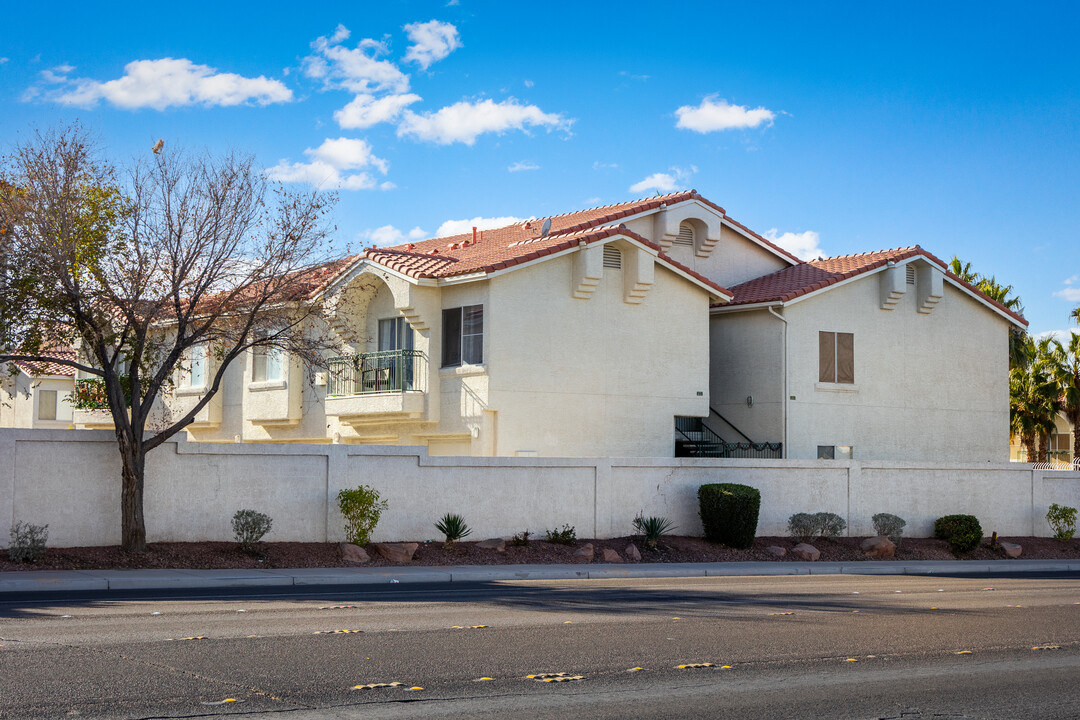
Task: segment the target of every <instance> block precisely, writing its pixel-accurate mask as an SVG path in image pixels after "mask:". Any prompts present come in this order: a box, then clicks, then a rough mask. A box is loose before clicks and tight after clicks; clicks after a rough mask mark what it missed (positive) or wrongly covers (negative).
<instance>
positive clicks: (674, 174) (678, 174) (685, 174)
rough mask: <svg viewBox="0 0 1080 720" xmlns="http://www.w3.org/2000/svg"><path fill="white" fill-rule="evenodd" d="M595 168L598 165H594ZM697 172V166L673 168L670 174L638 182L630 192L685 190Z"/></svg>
mask: <svg viewBox="0 0 1080 720" xmlns="http://www.w3.org/2000/svg"><path fill="white" fill-rule="evenodd" d="M593 167H594V168H595V167H596V165H595V164H594V165H593ZM696 172H697V166H695V165H691V166H690V167H689V168H677V167H673V168H671V172H669V173H653V174H652V175H650V176H649V177H647V178H645V179H644V180H642V181H641V182H636V183H634V184H633V185H631V186H630V192H632V193H640V192H645V191H646V190H656V191H659V192H662V193H669V192H674V191H676V190H683V189H685V188H686V185H687V184H688V183H689V182H690V177H691V176H692V175H693V174H694V173H696Z"/></svg>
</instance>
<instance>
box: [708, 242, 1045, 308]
mask: <svg viewBox="0 0 1080 720" xmlns="http://www.w3.org/2000/svg"><path fill="white" fill-rule="evenodd" d="M917 255H921V256H922V257H924V258H926V259H927V260H929V261H930V262H932V263H934V264H936V265H938V266H939V267H940V268H941V269H942V270H944V271H945V274H946V275H948V276H949V277H950V278H951V279H952V280H954V281H955V282H957V283H958V284H960V285H961V286H963V287H964V288H966V289H967V290H969V291H970V292H971V293H974V294H975V295H976V296H977V297H978V298H979V299H980V300H982V301H984V302H986V303H989V304H990V305H993V306H994V307H996V308H998V309H999V310H1001V311H1002V312H1004V313H1005V314H1006V315H1008V316H1010V317H1011V318H1013V319H1014V320H1016V321H1017V322H1018V323H1020V324H1022V325H1025V326H1026V325H1027V324H1028V322H1027V320H1025V319H1024V316H1023V315H1021V314H1020V313H1018V312H1015V311H1014V310H1010V309H1009V308H1007V307H1005V306H1004V305H1002V304H1001V303H999V302H997V301H996V300H994V299H992V298H990V297H987V296H986V295H985V294H984V293H983V292H981V291H980V290H979V289H978V288H976V287H975V286H974V285H971V284H970V283H967V282H964V281H963V280H961V279H960V278H958V277H957V276H956V275H953V274H952V273H951V272H949V270H948V266H947V265H946V264H945V263H944V262H942V261H941V260H940V259H939V258H938V257H936V256H934V255H933V254H931V253H929V252H927V251H926V250H924V249H922V248H921V247H919V246H918V245H913V246H911V247H903V248H895V249H892V250H877V251H874V252H866V253H859V254H856V255H838V256H836V257H830V258H822V259H820V260H811V261H810V262H804V263H800V264H798V265H795V266H793V267H789V268H784V269H783V270H779V271H777V272H774V273H772V274H771V275H763V276H761V277H759V278H754V279H753V280H748V281H747V282H744V283H741V284H739V285H736V286H734V287H733V288H731V292H732V293H734V295H735V299H734V300H732V301H731V302H729V303H725V304H723V305H722V307H731V306H734V305H750V304H755V303H775V302H788V301H789V300H794V299H795V298H797V297H801V296H803V295H808V294H809V293H812V292H814V291H815V290H820V289H822V288H825V287H828V286H830V285H835V284H836V283H838V282H842V281H844V280H847V279H848V278H852V277H855V276H856V275H862V274H863V273H867V272H870V271H871V270H875V269H877V268H880V267H882V266H883V265H885V264H886V263H888V262H890V261H892V262H901V261H903V260H907V259H909V258H912V257H915V256H917Z"/></svg>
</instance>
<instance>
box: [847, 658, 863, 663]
mask: <svg viewBox="0 0 1080 720" xmlns="http://www.w3.org/2000/svg"><path fill="white" fill-rule="evenodd" d="M844 662H859V660H858V658H847V659H846V660H844Z"/></svg>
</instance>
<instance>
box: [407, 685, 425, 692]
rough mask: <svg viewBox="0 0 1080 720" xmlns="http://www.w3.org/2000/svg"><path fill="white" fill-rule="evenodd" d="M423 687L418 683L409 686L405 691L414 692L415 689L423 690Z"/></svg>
mask: <svg viewBox="0 0 1080 720" xmlns="http://www.w3.org/2000/svg"><path fill="white" fill-rule="evenodd" d="M423 689H424V688H422V687H420V686H419V685H413V686H412V687H411V688H409V689H408V690H406V691H405V692H416V691H417V690H423Z"/></svg>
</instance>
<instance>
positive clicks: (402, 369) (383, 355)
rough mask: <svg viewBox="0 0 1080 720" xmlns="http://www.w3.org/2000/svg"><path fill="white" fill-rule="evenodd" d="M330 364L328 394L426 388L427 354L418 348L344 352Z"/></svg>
mask: <svg viewBox="0 0 1080 720" xmlns="http://www.w3.org/2000/svg"><path fill="white" fill-rule="evenodd" d="M328 364H329V371H328V373H327V382H326V395H327V397H343V396H348V395H371V394H374V393H390V392H424V391H425V383H426V380H427V356H426V355H424V353H422V352H420V351H419V350H386V351H382V352H373V353H362V354H359V355H344V356H342V357H336V358H330V360H329V361H328Z"/></svg>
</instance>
